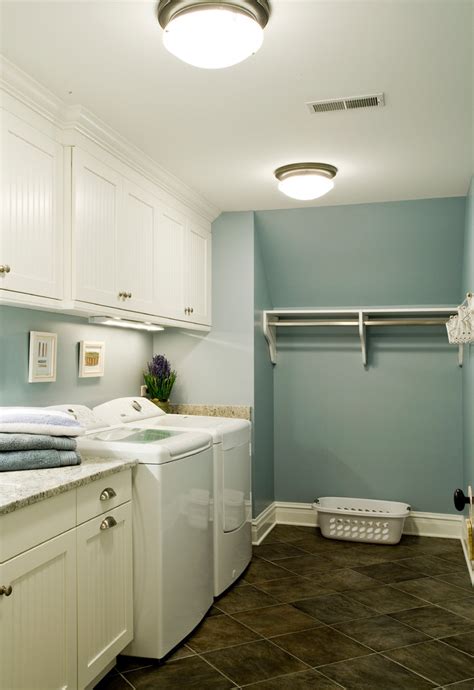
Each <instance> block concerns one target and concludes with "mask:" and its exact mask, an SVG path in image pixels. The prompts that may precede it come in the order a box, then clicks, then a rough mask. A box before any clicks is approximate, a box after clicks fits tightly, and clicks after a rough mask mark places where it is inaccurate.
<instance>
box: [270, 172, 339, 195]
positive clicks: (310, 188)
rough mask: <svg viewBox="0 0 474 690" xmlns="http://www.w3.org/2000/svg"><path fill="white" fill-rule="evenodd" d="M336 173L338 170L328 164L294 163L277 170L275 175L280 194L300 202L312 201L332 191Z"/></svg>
mask: <svg viewBox="0 0 474 690" xmlns="http://www.w3.org/2000/svg"><path fill="white" fill-rule="evenodd" d="M336 173H337V168H336V167H334V165H329V164H327V163H292V164H290V165H283V166H282V167H281V168H277V170H275V173H274V174H275V177H276V178H277V180H278V189H279V190H280V192H283V194H286V196H289V197H291V198H292V199H298V200H299V201H312V200H314V199H318V198H319V197H320V196H323V195H324V194H327V193H328V192H330V191H331V189H332V188H333V187H334V181H333V178H334V177H335V175H336Z"/></svg>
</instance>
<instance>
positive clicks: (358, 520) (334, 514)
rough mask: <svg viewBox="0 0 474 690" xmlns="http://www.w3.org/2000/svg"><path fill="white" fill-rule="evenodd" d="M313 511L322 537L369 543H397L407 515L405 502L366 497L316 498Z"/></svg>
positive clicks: (408, 511)
mask: <svg viewBox="0 0 474 690" xmlns="http://www.w3.org/2000/svg"><path fill="white" fill-rule="evenodd" d="M313 508H314V509H315V510H317V511H318V522H319V527H320V528H321V532H322V535H323V537H328V538H329V539H344V540H347V541H362V542H367V543H369V544H398V542H399V541H400V539H401V536H402V531H403V524H404V522H405V518H406V517H407V515H409V513H410V506H409V505H407V504H406V503H397V502H395V501H374V500H371V499H368V498H337V497H325V498H317V499H316V500H315V501H314V503H313Z"/></svg>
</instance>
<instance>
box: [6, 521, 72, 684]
mask: <svg viewBox="0 0 474 690" xmlns="http://www.w3.org/2000/svg"><path fill="white" fill-rule="evenodd" d="M0 587H3V588H4V590H5V591H4V590H0V591H2V592H4V593H3V594H2V595H1V596H0V688H1V690H20V689H21V690H33V688H34V690H53V689H56V688H64V689H66V688H67V689H68V690H70V689H71V690H73V689H74V688H76V687H77V656H76V648H77V606H76V531H75V530H74V529H73V530H70V531H69V532H66V533H65V534H61V535H60V536H59V537H55V538H54V539H50V540H49V541H47V542H45V543H44V544H41V545H40V546H37V547H36V548H34V549H30V550H29V551H26V552H25V553H22V554H21V555H19V556H16V557H15V558H12V559H10V560H9V561H6V563H3V564H2V565H0ZM10 588H11V590H10Z"/></svg>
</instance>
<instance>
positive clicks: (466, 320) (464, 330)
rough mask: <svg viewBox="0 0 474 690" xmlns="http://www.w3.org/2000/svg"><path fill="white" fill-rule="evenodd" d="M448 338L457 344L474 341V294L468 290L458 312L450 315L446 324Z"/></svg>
mask: <svg viewBox="0 0 474 690" xmlns="http://www.w3.org/2000/svg"><path fill="white" fill-rule="evenodd" d="M446 329H447V331H448V340H449V342H450V343H452V344H455V345H463V344H464V343H474V296H473V294H472V292H468V293H467V295H466V299H465V300H464V302H463V303H462V304H460V305H459V307H458V313H457V314H454V315H453V316H450V317H449V321H448V322H447V324H446Z"/></svg>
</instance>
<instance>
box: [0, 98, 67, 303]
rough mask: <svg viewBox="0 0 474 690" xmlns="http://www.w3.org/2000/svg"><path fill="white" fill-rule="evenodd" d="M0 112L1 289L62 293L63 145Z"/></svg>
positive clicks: (49, 293) (34, 292) (52, 293)
mask: <svg viewBox="0 0 474 690" xmlns="http://www.w3.org/2000/svg"><path fill="white" fill-rule="evenodd" d="M1 117H2V171H1V185H2V191H1V195H2V207H3V213H2V219H1V224H0V264H1V265H3V266H6V267H7V269H8V270H6V271H3V272H2V273H0V288H5V289H8V290H15V291H16V292H24V293H28V294H33V295H40V296H42V297H53V298H56V299H61V298H62V297H63V273H62V264H63V257H62V251H63V241H62V233H63V218H62V214H63V149H62V146H61V145H60V144H58V143H57V142H55V141H53V140H52V139H50V138H49V137H47V136H45V135H44V134H42V133H41V132H39V131H38V130H36V129H34V128H33V127H30V126H29V125H27V124H26V123H25V122H23V121H22V120H20V119H18V118H17V117H15V116H14V115H12V114H11V113H8V112H6V111H1Z"/></svg>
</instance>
